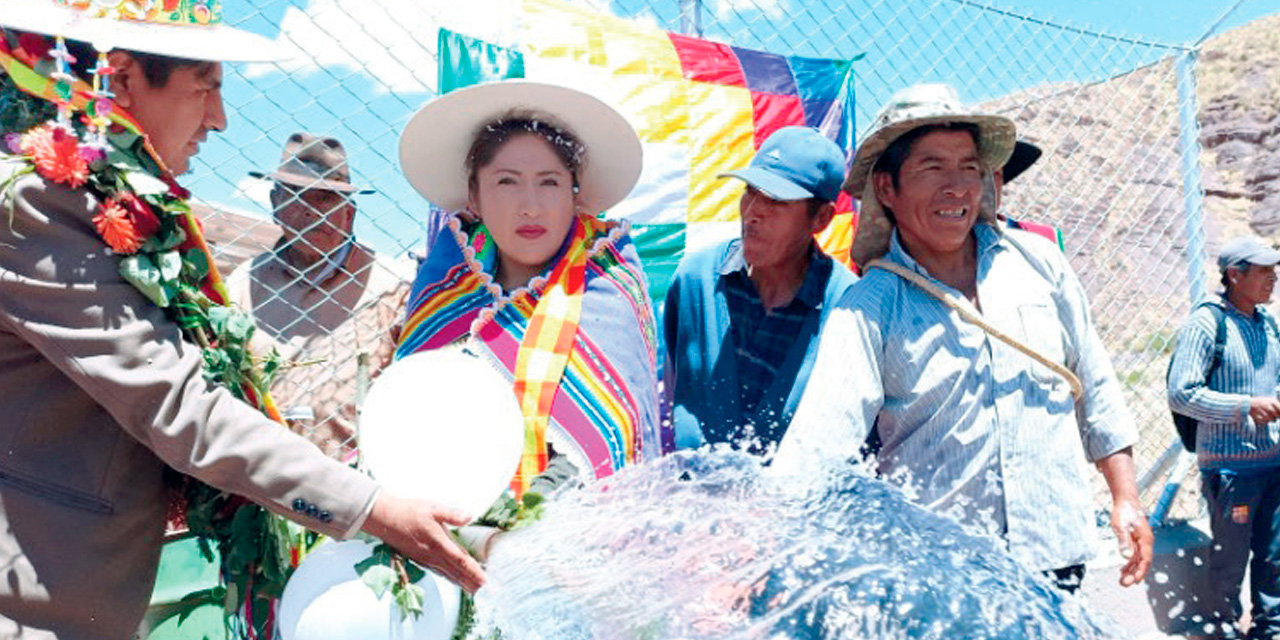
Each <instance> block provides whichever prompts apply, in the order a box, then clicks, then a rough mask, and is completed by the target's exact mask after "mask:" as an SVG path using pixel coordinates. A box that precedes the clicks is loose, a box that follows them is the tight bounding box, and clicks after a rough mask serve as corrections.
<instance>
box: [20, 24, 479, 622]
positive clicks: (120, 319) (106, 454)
mask: <svg viewBox="0 0 1280 640" xmlns="http://www.w3.org/2000/svg"><path fill="white" fill-rule="evenodd" d="M109 4H110V3H108V2H102V1H98V2H94V3H88V2H83V1H82V0H62V1H56V0H0V27H3V29H0V69H2V71H0V133H2V134H4V137H3V141H4V143H5V148H4V149H3V153H0V212H3V216H2V219H0V389H3V394H0V416H4V418H3V421H0V440H2V441H3V446H2V447H0V525H3V526H0V572H2V573H0V636H3V637H7V638H15V637H16V638H50V637H52V638H113V639H116V638H124V637H129V636H130V635H132V634H133V633H134V631H135V630H136V628H137V625H138V622H139V620H140V619H141V618H142V615H143V611H144V609H145V607H146V604H147V596H148V595H149V593H150V591H151V585H152V581H153V579H154V575H155V571H156V565H157V561H158V558H159V550H160V544H161V539H162V536H163V534H164V522H165V512H166V504H167V500H166V490H165V485H164V483H163V481H162V474H163V473H164V469H165V466H166V465H167V466H169V467H172V468H173V469H176V470H177V471H179V472H181V473H183V474H186V475H188V476H190V477H194V478H196V479H199V480H200V481H202V482H205V483H208V484H209V485H212V486H214V487H217V488H218V489H221V490H225V491H226V492H228V493H233V494H237V495H240V496H245V497H247V498H249V499H251V500H253V501H254V502H257V503H259V504H261V505H264V506H265V507H266V508H267V509H269V510H270V511H273V512H275V513H278V514H281V515H284V516H286V517H289V518H291V519H293V520H296V521H297V522H299V523H302V524H304V525H306V526H308V527H310V528H313V529H315V530H317V531H320V532H322V533H325V534H327V535H331V536H335V537H348V536H350V535H352V534H354V533H355V532H357V531H359V530H364V531H366V532H368V533H371V534H373V535H376V536H378V537H381V538H383V539H384V540H385V541H387V542H388V543H390V544H391V545H392V546H393V547H396V548H398V549H400V550H402V551H404V552H405V553H406V554H407V555H408V556H410V557H411V558H413V559H415V560H418V561H419V562H422V563H424V564H427V565H429V566H432V567H433V568H436V569H437V570H438V571H440V572H441V573H442V574H444V575H445V576H447V577H450V578H451V579H453V580H454V581H456V582H459V583H461V584H462V585H463V586H465V587H467V588H470V589H475V588H477V587H478V586H479V585H480V584H481V582H482V580H483V575H482V573H481V572H480V569H479V567H478V565H476V564H475V563H474V561H472V560H471V559H470V558H469V557H467V556H466V554H465V553H464V552H463V551H462V550H461V549H460V548H459V547H457V546H456V545H455V544H454V543H453V542H452V541H451V540H450V538H449V533H448V530H447V528H446V526H447V525H449V524H460V523H461V522H462V520H461V518H460V517H459V516H458V515H457V514H453V513H450V512H449V511H447V510H445V509H442V508H440V507H438V506H436V505H432V504H429V503H425V502H420V501H409V500H404V499H400V498H397V497H395V496H392V495H390V494H388V493H386V492H382V491H380V489H379V487H378V486H377V485H376V484H375V483H374V482H373V481H372V480H371V479H369V478H368V477H366V476H364V475H362V474H359V473H357V472H355V471H354V470H352V469H349V468H347V467H345V466H343V465H342V464H340V463H338V462H335V461H332V460H330V459H329V458H327V457H325V456H324V455H323V454H322V453H321V452H319V451H318V450H316V448H315V447H314V446H312V445H311V444H309V443H307V442H306V441H305V440H304V439H302V438H299V437H298V436H296V435H294V434H292V433H290V432H288V430H286V429H284V428H283V427H281V426H280V425H279V424H277V423H276V422H274V421H272V420H270V419H268V418H266V417H264V416H263V415H262V414H261V413H259V411H257V410H255V409H254V408H253V407H251V406H249V405H248V404H246V403H245V402H242V401H241V400H238V399H237V397H242V398H246V399H248V400H249V401H251V402H253V403H254V404H256V405H258V406H259V407H260V408H261V409H262V410H263V411H265V412H267V413H269V414H270V413H275V411H274V407H273V406H272V403H271V401H270V397H269V396H268V395H267V394H265V393H264V392H263V390H264V389H265V386H266V382H267V381H266V379H265V378H264V373H263V372H262V371H260V370H258V369H256V368H255V367H254V366H253V365H252V364H250V363H252V362H253V361H252V360H251V359H249V358H246V357H245V355H246V353H245V344H244V343H245V342H246V341H247V338H248V336H247V333H248V332H247V331H246V329H245V326H246V319H245V318H243V317H242V316H238V315H236V313H235V312H234V310H232V309H231V308H229V307H226V306H223V304H221V303H222V302H223V301H224V300H225V299H226V296H225V287H223V286H222V283H221V281H220V280H219V278H218V277H217V274H216V272H211V271H210V267H209V263H210V262H211V261H210V260H209V259H208V250H207V246H205V244H204V242H203V239H202V237H201V236H200V233H199V229H198V226H197V225H196V224H195V223H194V220H193V219H192V218H191V217H190V211H189V208H188V206H187V204H186V197H187V194H186V192H185V191H183V190H182V189H181V187H179V186H177V184H176V182H174V181H173V175H174V173H181V172H183V171H185V170H186V169H187V167H188V161H189V159H190V158H191V157H192V156H193V155H194V154H195V153H196V152H197V150H198V148H199V144H200V143H201V142H202V141H203V140H204V139H205V136H206V135H207V133H208V132H209V131H218V130H221V129H223V128H224V127H225V126H226V117H225V114H224V112H223V108H222V102H221V96H220V92H219V89H220V84H221V78H222V69H221V63H220V61H223V60H235V59H246V58H251V57H258V58H261V57H269V56H264V55H263V52H264V51H265V50H267V49H268V48H269V42H268V41H265V40H263V39H262V38H261V37H259V36H254V35H253V34H249V33H247V32H243V31H238V30H234V29H229V28H227V27H225V26H222V25H220V24H217V23H218V22H219V21H220V9H219V7H218V3H217V2H216V1H210V0H202V1H201V2H199V3H196V2H192V1H189V0H173V1H171V2H170V1H166V2H165V3H163V6H164V7H165V8H164V9H163V10H162V9H161V8H160V5H161V3H152V4H150V5H148V6H149V7H150V8H149V9H148V10H147V12H145V13H143V12H142V11H141V10H140V9H138V6H137V5H136V3H133V2H122V3H121V4H120V5H118V6H113V7H108V6H107V5H109ZM86 9H92V10H94V11H98V12H102V13H103V14H105V15H90V14H88V13H82V10H86ZM34 34H43V35H47V36H63V37H68V38H74V39H76V40H80V41H86V42H98V43H103V42H107V41H109V42H112V43H121V44H124V45H125V48H124V49H114V50H112V51H111V52H110V53H109V54H104V55H101V56H98V57H97V60H96V66H95V67H94V68H93V69H92V73H93V77H94V80H95V85H94V86H92V87H91V86H89V85H88V84H86V83H85V82H84V81H83V80H82V79H80V78H76V77H75V76H74V75H72V73H71V71H72V68H70V67H68V64H69V63H71V58H72V57H73V54H72V53H71V51H69V50H68V49H67V48H66V47H64V46H62V41H61V39H60V38H58V39H54V40H51V39H50V38H47V37H42V36H38V35H34ZM51 44H52V45H53V46H52V48H51ZM133 47H136V49H134V48H133ZM74 50H75V47H72V51H74ZM144 51H145V52H144ZM80 57H81V58H82V60H81V61H80V68H81V69H84V68H85V67H87V66H88V64H89V63H93V62H94V60H93V59H92V58H93V52H92V50H89V49H87V47H81V48H80ZM85 58H87V59H85ZM176 58H181V59H176ZM81 74H82V77H88V76H87V74H88V71H81ZM108 81H109V89H108ZM111 91H114V96H112V94H111V93H110V92H111ZM112 97H114V101H112V100H111V98H112ZM50 103H52V105H53V106H51V104H50ZM55 106H56V109H55ZM86 122H87V124H85V123H86ZM197 345H198V346H197ZM276 415H277V416H278V413H277V414H276ZM198 486H205V485H198ZM206 488H207V487H206ZM208 491H209V492H211V494H206V495H213V496H214V497H213V498H211V499H209V500H204V501H202V500H200V499H199V498H200V496H199V495H196V498H197V499H196V500H195V502H194V503H193V505H197V506H201V507H204V508H205V509H206V510H205V511H201V510H199V509H197V508H195V506H193V508H192V510H190V511H189V512H188V519H189V521H191V524H192V527H193V529H195V528H198V526H201V525H209V524H210V523H211V522H212V523H214V524H215V526H225V527H226V530H230V531H232V533H231V534H230V535H234V533H235V531H234V530H235V529H236V528H237V527H239V526H240V525H241V524H242V522H241V519H240V516H241V514H245V513H247V514H249V515H251V516H253V517H254V518H259V516H261V512H258V513H253V512H246V511H245V509H246V507H239V506H238V505H237V503H236V501H235V500H234V499H224V498H225V494H220V493H218V491H217V490H216V489H209V490H208ZM188 495H189V496H191V495H193V494H188ZM252 508H253V509H257V507H252ZM227 513H233V514H235V516H236V522H235V524H236V526H235V527H233V526H232V523H230V522H226V521H225V520H220V518H224V517H225V515H226V514H227ZM261 518H265V516H261ZM203 519H208V522H201V520H203ZM262 521H264V522H265V521H267V520H262ZM218 523H221V524H218ZM265 530H266V529H257V531H265ZM262 544H265V543H262ZM259 546H261V544H260V545H259ZM286 566H287V564H286ZM226 569H227V567H226V566H225V565H224V570H226ZM262 569H263V567H261V566H259V567H250V568H249V569H248V571H249V576H250V577H249V579H248V584H250V585H254V584H255V583H254V582H253V581H254V580H255V579H262V578H263V576H264V575H265V574H263V573H262ZM277 569H278V567H277ZM258 584H260V583H258ZM239 593H240V594H243V593H244V592H243V591H241V592H239ZM259 612H261V610H259ZM267 617H268V618H269V617H270V616H269V615H268V616H267ZM255 626H256V622H255Z"/></svg>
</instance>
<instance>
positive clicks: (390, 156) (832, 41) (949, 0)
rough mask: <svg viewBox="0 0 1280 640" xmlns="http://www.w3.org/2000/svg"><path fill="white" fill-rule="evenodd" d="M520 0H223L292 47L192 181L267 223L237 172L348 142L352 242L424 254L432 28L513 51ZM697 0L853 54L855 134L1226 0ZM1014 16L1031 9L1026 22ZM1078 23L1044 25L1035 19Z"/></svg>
mask: <svg viewBox="0 0 1280 640" xmlns="http://www.w3.org/2000/svg"><path fill="white" fill-rule="evenodd" d="M514 3H515V0H462V1H457V0H448V1H446V0H376V1H375V0H226V1H225V3H224V4H225V6H224V14H225V16H226V18H227V20H228V21H229V22H231V23H234V24H238V25H239V26H243V27H245V28H249V29H251V30H254V31H257V32H259V33H263V34H267V35H271V36H281V37H283V38H284V39H287V40H289V41H291V42H295V43H296V44H297V47H298V52H299V53H300V54H301V55H298V56H296V57H295V58H293V60H292V61H290V62H286V63H283V64H270V65H229V66H228V67H227V69H226V76H227V77H226V84H225V99H226V101H227V107H228V112H229V116H230V119H231V126H230V130H229V131H227V132H226V133H224V134H221V135H215V136H211V138H210V140H209V141H208V142H207V143H206V144H205V145H204V147H203V148H202V152H201V155H200V156H199V157H198V158H197V160H196V162H195V164H194V170H193V172H192V174H191V175H189V176H186V177H185V178H184V182H185V183H187V184H188V185H189V186H190V187H191V188H192V190H193V192H194V193H195V194H196V196H197V197H198V198H201V199H203V200H206V201H209V202H211V203H214V204H216V205H218V206H222V207H226V208H231V209H235V210H238V211H243V212H248V213H253V214H257V215H262V216H264V219H265V214H266V208H265V206H264V202H265V188H263V186H261V185H259V184H258V183H255V182H254V181H252V180H250V179H248V178H247V175H246V172H247V171H249V170H253V169H264V168H270V167H271V166H272V165H274V164H275V163H276V162H277V161H278V158H279V151H280V145H281V143H282V142H283V140H284V139H285V138H286V137H287V136H288V135H289V134H290V133H292V132H294V131H297V130H311V131H314V132H317V133H321V134H329V135H335V136H337V137H339V138H340V139H342V140H343V141H344V143H346V146H347V148H348V151H349V153H350V156H351V164H352V168H353V171H354V174H355V176H356V180H358V181H361V182H362V183H363V184H365V185H369V186H372V187H374V188H377V189H378V190H379V193H378V194H375V195H371V196H362V197H361V198H360V200H359V206H360V210H361V215H360V217H359V219H358V222H357V227H356V230H357V235H358V236H359V237H360V238H361V239H362V240H364V241H365V242H368V243H370V244H372V245H373V246H374V247H376V248H377V249H379V250H381V251H384V252H387V253H391V254H399V253H402V252H403V251H405V250H407V249H411V248H416V247H418V244H419V243H420V240H419V238H420V237H421V229H420V227H419V224H418V216H419V215H420V212H422V211H423V210H425V207H426V205H425V203H424V202H423V201H422V199H421V198H420V197H419V196H418V195H417V193H415V192H414V191H413V190H412V189H410V188H409V187H408V184H407V182H406V181H405V180H404V179H403V177H402V176H401V175H400V173H399V170H398V161H397V157H398V139H399V132H400V129H401V128H402V127H403V125H404V123H405V122H406V121H407V120H408V118H409V117H410V116H411V115H412V113H413V112H414V110H415V109H416V108H417V107H418V106H419V105H421V104H422V103H423V102H425V101H426V100H428V99H429V98H430V97H431V96H432V90H433V88H434V86H435V80H434V77H435V57H434V50H435V38H436V29H437V27H438V26H439V25H445V26H448V27H449V28H452V29H454V30H457V31H461V32H463V33H468V34H470V35H474V36H477V37H481V38H486V39H489V40H493V41H497V42H500V43H503V42H505V43H507V44H510V43H511V40H512V39H513V38H514V37H515V36H514V34H515V33H516V31H515V22H514V20H513V19H512V18H511V16H513V15H514V12H513V11H512V10H511V9H512V7H513V6H514ZM992 4H993V5H994V6H995V7H996V8H997V9H1000V10H1007V11H1008V12H1009V13H1010V14H1012V15H1002V14H1001V13H999V11H990V10H986V9H983V8H982V7H984V6H986V5H987V3H986V2H979V1H974V2H968V3H966V2H964V1H963V0H941V1H939V0H927V1H926V0H881V2H880V4H879V5H875V7H874V8H873V9H871V10H868V9H867V7H866V6H865V5H864V3H861V2H856V3H855V2H849V1H846V0H706V4H704V5H703V8H702V12H703V14H702V20H703V25H704V31H705V35H706V36H707V37H710V38H712V39H718V40H723V41H729V42H732V43H733V44H736V45H740V46H746V47H750V48H757V49H765V50H770V51H775V52H778V53H782V54H799V55H809V56H815V57H837V58H850V57H853V56H855V55H857V54H860V53H866V54H867V58H866V59H865V60H864V61H863V62H862V63H859V64H858V65H855V70H856V73H858V74H859V79H858V83H859V87H858V102H859V105H858V116H857V117H858V121H859V127H860V128H861V127H864V126H865V125H866V124H867V122H868V121H869V120H870V118H871V115H872V114H874V112H875V111H876V110H877V109H878V107H879V102H880V101H882V100H883V98H885V97H887V95H888V93H890V92H891V91H892V90H893V89H896V88H900V87H901V86H904V85H906V84H910V83H913V82H919V81H949V82H954V83H956V84H958V85H959V88H960V90H961V93H962V95H963V96H964V97H965V98H967V99H972V100H981V99H987V98H991V97H996V96H999V95H1003V94H1005V93H1008V92H1010V91H1015V90H1018V89H1023V88H1027V87H1031V86H1035V85H1039V84H1042V83H1046V82H1078V81H1090V80H1098V79H1103V78H1106V77H1109V76H1111V75H1114V74H1116V73H1121V72H1123V71H1126V70H1129V69H1132V68H1134V67H1135V66H1137V65H1140V64H1144V63H1146V62H1151V61H1153V60H1156V59H1159V58H1160V57H1163V56H1166V55H1169V54H1170V53H1172V52H1174V51H1176V50H1174V49H1169V48H1164V47H1155V46H1141V45H1136V44H1133V43H1130V42H1125V41H1123V40H1117V39H1115V38H1100V37H1095V36H1091V35H1083V34H1081V33H1079V32H1078V31H1076V30H1073V29H1075V28H1078V29H1083V30H1088V31H1096V32H1102V33H1106V34H1110V35H1112V36H1120V37H1122V38H1123V37H1128V38H1134V39H1138V40H1143V41H1151V42H1157V43H1169V44H1174V45H1178V44H1186V43H1190V42H1192V41H1194V40H1195V39H1196V38H1199V37H1200V36H1201V35H1202V34H1203V33H1204V32H1205V30H1206V29H1207V28H1208V27H1209V26H1210V25H1211V24H1213V23H1214V22H1215V21H1216V20H1217V19H1218V18H1219V17H1220V16H1221V15H1222V14H1223V13H1224V12H1225V11H1226V10H1227V9H1228V8H1230V7H1231V6H1232V5H1234V4H1235V0H1230V1H1212V2H1205V1H1203V0H1200V1H1197V0H1069V1H1068V0H1007V2H1006V1H1004V0H1001V1H999V2H994V3H992ZM678 6H679V4H678V0H661V2H649V1H647V0H612V3H611V4H610V5H608V7H609V10H610V11H611V12H612V13H614V14H616V15H621V16H626V17H634V18H636V19H638V20H642V21H645V22H648V23H650V24H653V25H656V26H660V27H662V28H666V29H673V30H674V29H676V28H678V25H679V20H678V13H679V9H678ZM1275 12H1280V0H1245V2H1243V4H1242V6H1240V8H1239V9H1238V10H1237V11H1235V12H1234V13H1233V14H1232V15H1231V16H1230V18H1229V19H1228V20H1227V22H1226V23H1225V24H1224V26H1223V29H1227V28H1231V27H1233V26H1238V25H1240V24H1244V23H1245V22H1248V21H1250V20H1253V19H1255V18H1257V17H1260V16H1262V15H1267V14H1270V13H1275ZM1020 16H1031V17H1033V18H1035V20H1025V19H1023V18H1022V17H1020ZM1041 20H1048V21H1054V22H1057V23H1061V24H1066V25H1069V26H1071V27H1073V29H1066V30H1064V29H1058V28H1055V27H1046V26H1044V25H1042V24H1041V23H1040V22H1039V21H1041Z"/></svg>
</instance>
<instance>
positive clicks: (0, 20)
mask: <svg viewBox="0 0 1280 640" xmlns="http://www.w3.org/2000/svg"><path fill="white" fill-rule="evenodd" d="M0 27H5V28H9V29H16V30H18V31H30V32H32V33H39V34H43V35H49V36H62V37H64V38H70V39H72V40H80V41H83V42H88V43H90V44H92V45H94V47H95V48H97V49H98V50H99V51H110V50H112V49H127V50H130V51H141V52H143V53H153V54H157V55H162V56H169V57H173V58H186V59H189V60H207V61H225V62H249V61H270V60H278V59H280V58H281V57H282V54H283V51H284V50H283V49H282V48H281V47H280V46H279V45H278V44H277V43H276V42H275V41H273V40H271V39H269V38H266V37H264V36H261V35H258V34H256V33H251V32H249V31H245V30H243V29H236V28H233V27H229V26H227V25H225V24H223V23H222V7H221V1H220V0H0Z"/></svg>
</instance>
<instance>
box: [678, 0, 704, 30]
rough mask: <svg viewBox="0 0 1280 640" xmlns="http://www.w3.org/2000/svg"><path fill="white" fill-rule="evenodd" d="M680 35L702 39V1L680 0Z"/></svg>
mask: <svg viewBox="0 0 1280 640" xmlns="http://www.w3.org/2000/svg"><path fill="white" fill-rule="evenodd" d="M680 33H683V34H685V35H690V36H697V37H699V38H701V37H702V0H680Z"/></svg>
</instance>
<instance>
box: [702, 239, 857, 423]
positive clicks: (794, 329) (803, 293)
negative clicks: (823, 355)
mask: <svg viewBox="0 0 1280 640" xmlns="http://www.w3.org/2000/svg"><path fill="white" fill-rule="evenodd" d="M741 247H742V245H740V244H739V245H737V246H736V247H735V248H734V250H733V252H732V253H730V254H729V256H727V257H726V258H725V261H724V263H723V264H722V265H721V267H720V274H721V276H722V277H723V278H724V287H725V302H726V304H727V305H728V307H729V330H730V331H732V332H733V339H734V343H735V344H736V345H737V352H736V354H735V355H736V360H737V365H738V382H739V383H740V386H739V387H738V395H739V403H740V406H741V408H742V413H743V419H744V421H745V420H746V416H749V415H751V414H752V413H753V412H754V411H755V409H756V405H758V404H759V403H760V399H761V397H762V396H763V395H764V392H765V391H766V390H767V389H768V388H769V386H770V385H771V384H772V383H773V377H774V375H775V374H776V373H777V371H778V367H780V366H782V362H783V360H784V359H786V357H787V351H788V350H789V349H790V348H791V343H792V342H793V341H794V340H795V338H796V336H797V335H800V333H801V329H802V327H803V326H804V322H805V320H806V319H807V318H808V317H809V314H813V313H819V312H820V311H821V309H820V308H821V306H822V298H823V295H824V294H825V292H826V287H827V280H828V279H829V278H830V277H831V268H832V264H833V263H832V261H831V258H830V257H829V256H828V255H827V254H825V253H823V252H822V251H819V250H818V248H817V246H816V245H815V246H813V247H812V248H811V249H810V253H809V270H808V271H807V272H806V273H805V276H804V282H802V283H801V284H800V289H799V290H798V291H797V292H796V295H795V297H794V298H792V300H791V302H789V303H787V304H786V305H784V306H781V307H778V308H776V309H765V308H764V303H763V302H761V301H760V294H759V293H758V292H757V291H756V287H755V284H753V283H752V282H751V278H750V276H748V275H747V262H746V260H745V259H744V258H743V256H742V248H741Z"/></svg>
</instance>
